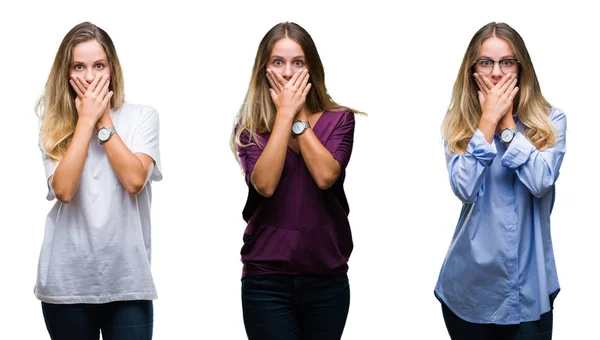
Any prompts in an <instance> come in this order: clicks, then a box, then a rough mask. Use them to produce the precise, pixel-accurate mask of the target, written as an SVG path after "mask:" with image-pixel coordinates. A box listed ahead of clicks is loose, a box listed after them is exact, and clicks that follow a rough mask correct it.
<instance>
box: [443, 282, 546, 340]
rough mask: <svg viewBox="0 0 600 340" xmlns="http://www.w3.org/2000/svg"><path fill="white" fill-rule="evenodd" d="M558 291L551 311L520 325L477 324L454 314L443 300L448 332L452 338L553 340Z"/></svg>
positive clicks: (469, 339) (475, 339) (468, 339)
mask: <svg viewBox="0 0 600 340" xmlns="http://www.w3.org/2000/svg"><path fill="white" fill-rule="evenodd" d="M557 294H558V291H556V292H554V293H552V294H551V295H550V307H551V309H550V311H549V312H547V313H544V314H542V315H540V319H539V320H537V321H530V322H522V323H520V324H518V325H496V324H477V323H472V322H468V321H465V320H463V319H461V318H460V317H458V316H457V315H456V314H454V313H453V312H452V311H451V310H450V308H448V306H446V304H445V303H443V302H442V313H443V315H444V321H445V322H446V328H447V329H448V334H449V335H450V338H451V339H452V340H551V339H552V323H553V316H552V309H554V298H556V295H557Z"/></svg>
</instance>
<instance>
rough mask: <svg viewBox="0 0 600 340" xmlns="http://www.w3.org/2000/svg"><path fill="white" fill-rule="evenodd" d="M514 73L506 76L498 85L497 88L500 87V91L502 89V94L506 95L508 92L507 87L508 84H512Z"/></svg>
mask: <svg viewBox="0 0 600 340" xmlns="http://www.w3.org/2000/svg"><path fill="white" fill-rule="evenodd" d="M512 76H513V74H512V73H509V74H505V75H504V76H503V77H502V79H500V81H499V82H498V84H496V86H497V87H498V89H500V93H504V92H506V88H507V87H506V86H508V84H510V82H511V81H512Z"/></svg>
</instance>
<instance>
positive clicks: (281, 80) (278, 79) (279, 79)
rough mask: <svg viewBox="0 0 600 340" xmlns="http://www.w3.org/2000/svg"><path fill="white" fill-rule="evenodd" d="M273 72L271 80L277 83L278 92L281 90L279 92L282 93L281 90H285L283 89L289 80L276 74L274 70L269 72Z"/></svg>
mask: <svg viewBox="0 0 600 340" xmlns="http://www.w3.org/2000/svg"><path fill="white" fill-rule="evenodd" d="M269 71H271V78H272V79H273V82H274V83H275V85H276V87H277V90H279V92H281V90H283V87H284V86H285V85H286V84H287V80H285V78H284V77H283V76H282V75H281V74H279V73H277V72H274V71H273V70H269Z"/></svg>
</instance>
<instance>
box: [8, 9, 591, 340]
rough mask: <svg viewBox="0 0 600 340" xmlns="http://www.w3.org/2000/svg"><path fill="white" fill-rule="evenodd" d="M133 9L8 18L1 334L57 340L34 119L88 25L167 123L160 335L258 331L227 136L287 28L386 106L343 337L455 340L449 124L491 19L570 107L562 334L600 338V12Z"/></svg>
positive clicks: (373, 143)
mask: <svg viewBox="0 0 600 340" xmlns="http://www.w3.org/2000/svg"><path fill="white" fill-rule="evenodd" d="M118 3H120V4H117V2H116V1H115V2H113V1H99V2H76V1H62V2H59V1H48V2H42V1H40V2H38V3H35V2H33V1H21V2H19V3H18V4H17V3H13V4H10V3H7V2H3V3H2V5H0V38H1V40H0V46H1V53H0V70H1V76H0V79H1V80H0V112H1V114H2V127H1V128H0V131H1V132H0V145H2V157H1V159H0V180H1V181H2V185H1V187H0V188H1V189H0V190H1V191H0V192H1V195H0V270H1V273H2V274H1V279H0V294H2V297H1V301H2V303H1V304H0V338H1V339H47V338H48V336H47V333H46V330H45V326H44V321H43V317H42V313H41V308H40V304H39V301H37V300H36V299H35V297H34V295H33V285H34V283H35V275H36V266H37V260H38V255H39V249H40V246H41V241H42V236H43V229H44V219H45V215H46V214H47V212H48V211H49V209H50V207H51V203H49V202H47V201H45V199H44V196H45V190H46V185H45V182H44V171H43V166H42V162H41V158H40V152H39V150H38V147H37V133H38V131H37V118H36V117H35V115H34V112H33V107H34V103H35V101H36V99H37V98H38V96H39V95H40V93H41V91H42V89H43V86H44V84H45V81H46V79H47V76H48V73H49V71H50V67H51V64H52V61H53V59H54V55H55V53H56V50H57V48H58V46H59V44H60V42H61V40H62V38H63V36H64V35H65V34H66V33H67V31H68V30H69V29H70V28H71V27H72V26H74V25H75V24H77V23H79V22H82V21H91V22H93V23H95V24H97V25H99V26H100V27H102V28H104V29H105V30H106V31H107V32H108V33H109V34H110V35H111V37H112V39H113V41H114V43H115V45H116V47H117V51H118V54H119V57H120V59H121V62H122V66H123V69H124V75H125V84H126V100H127V101H129V102H132V103H140V104H148V105H151V106H153V107H155V108H156V109H157V110H158V112H159V114H160V118H161V153H162V161H163V167H164V168H163V171H164V180H163V182H160V183H156V184H155V185H154V202H153V263H152V266H153V273H154V277H155V281H156V285H157V288H158V291H159V299H158V300H157V301H155V328H154V332H155V337H154V338H155V339H244V338H245V332H244V327H243V322H242V313H241V303H240V275H241V263H240V261H239V257H240V256H239V250H240V247H241V245H242V233H243V230H244V227H245V225H244V222H243V220H242V216H241V210H242V207H243V205H244V202H245V199H246V196H245V195H246V192H247V189H246V186H245V184H244V180H243V177H242V175H241V171H240V169H239V168H238V166H237V164H236V162H235V160H234V158H233V156H232V154H231V153H230V151H229V147H228V138H229V133H230V128H231V125H232V122H233V117H234V115H235V113H236V112H237V110H238V108H239V106H240V104H241V102H242V99H243V97H244V95H245V91H246V89H247V84H248V81H249V77H250V71H251V67H252V63H253V60H254V56H255V53H256V49H257V47H258V43H259V41H260V39H261V38H262V37H263V35H264V34H265V33H266V32H267V30H268V29H269V28H270V27H272V26H273V25H275V24H276V23H278V22H281V21H294V22H297V23H299V24H300V25H302V26H303V27H304V28H305V29H307V30H308V32H309V33H310V34H311V35H312V37H313V39H314V40H315V42H316V44H317V47H318V49H319V53H320V55H321V58H322V61H323V64H324V65H325V71H326V76H327V77H326V80H327V86H328V89H329V91H330V94H331V95H332V97H333V98H334V99H335V100H336V101H338V102H339V103H342V104H345V105H349V106H352V107H355V108H357V109H360V110H363V111H365V112H367V113H369V117H358V118H357V123H356V133H355V144H354V152H353V155H352V159H351V161H350V165H349V167H348V170H347V179H346V190H347V196H348V199H349V202H350V206H351V213H350V221H351V225H352V228H353V235H354V241H355V250H354V253H353V254H352V257H351V260H350V264H349V265H350V271H349V277H350V285H351V291H352V300H351V308H350V314H349V317H348V322H347V326H346V330H345V333H344V337H343V338H344V339H367V338H369V339H447V338H448V336H447V333H446V330H445V326H444V322H443V319H442V316H441V311H440V305H439V303H438V301H437V300H436V299H435V298H434V295H433V288H434V285H435V282H436V279H437V275H438V271H439V269H440V266H441V264H442V260H443V258H444V255H445V252H446V250H447V247H448V245H449V242H450V239H451V236H452V233H453V230H454V227H455V222H456V220H457V218H458V214H459V210H460V202H459V201H458V199H457V198H455V197H454V196H453V194H452V192H451V190H450V187H449V184H448V180H447V174H446V168H445V164H444V156H443V151H442V146H441V141H440V135H439V126H440V122H441V120H442V118H443V115H444V112H445V110H446V108H447V106H448V103H449V99H450V94H451V89H452V85H453V82H454V79H455V76H456V73H457V71H458V67H459V64H460V61H461V59H462V56H463V54H464V51H465V49H466V47H467V44H468V42H469V40H470V38H471V37H472V35H473V34H474V33H475V32H476V31H477V29H479V28H480V27H481V26H483V25H484V24H486V23H488V22H490V21H504V22H507V23H509V24H510V25H512V26H513V27H514V28H515V29H517V30H518V31H519V32H520V34H521V35H522V37H523V38H524V40H525V42H526V44H527V47H528V49H529V52H530V54H531V56H532V59H533V62H534V65H535V67H536V71H537V74H538V77H539V80H540V83H541V85H542V91H543V93H544V94H545V96H546V97H547V99H548V100H549V101H550V102H551V103H552V104H553V105H555V106H558V107H560V108H562V109H563V110H564V111H565V112H566V114H567V118H568V136H567V140H568V149H567V150H568V151H567V155H566V158H565V161H564V163H563V167H562V171H561V177H560V179H559V181H558V183H557V191H556V192H557V199H556V204H555V209H554V213H553V216H552V228H553V237H554V246H555V253H556V259H557V265H558V271H559V277H560V281H561V285H562V292H561V294H560V295H559V297H558V298H557V300H556V304H555V307H556V309H555V333H554V334H555V336H554V338H555V339H558V340H561V339H589V338H591V337H593V336H594V335H592V334H595V332H596V328H597V327H596V324H597V322H596V317H595V315H597V311H598V308H599V306H600V296H599V295H598V288H597V285H596V284H595V283H596V282H597V275H596V272H597V270H598V259H599V258H600V255H599V254H598V240H599V238H600V232H599V231H598V229H599V227H600V222H599V221H598V218H597V212H598V211H599V210H600V204H599V203H600V202H599V200H598V197H597V195H596V193H598V192H600V182H599V181H598V180H596V179H595V178H597V177H595V176H598V165H599V162H598V158H596V157H597V155H596V154H595V152H594V151H595V149H596V148H595V147H594V146H595V145H598V142H597V138H598V137H597V136H598V134H597V131H598V126H599V125H600V119H599V118H598V115H599V113H600V110H599V109H598V105H597V99H598V95H599V92H600V86H599V85H598V81H599V80H600V66H599V62H598V58H599V56H600V49H599V48H598V36H600V29H599V28H598V25H597V22H596V20H597V18H596V16H595V15H594V13H595V12H594V11H592V10H591V9H590V8H586V7H584V6H583V5H582V4H581V3H579V2H578V1H568V2H560V3H552V2H548V1H544V2H542V1H535V2H533V1H529V2H526V3H525V2H519V1H504V2H494V1H487V2H484V1H462V2H459V1H455V2H442V1H439V2H438V1H420V2H418V3H417V2H415V3H410V4H408V3H397V4H395V5H394V7H392V5H391V4H388V2H384V1H374V0H371V1H361V2H349V1H304V2H293V3H292V2H288V1H251V2H245V1H220V2H211V3H210V4H205V3H198V4H195V5H194V6H192V5H191V4H188V3H187V2H180V1H161V2H158V3H153V2H148V1H145V2H127V1H119V2H118ZM190 3H191V2H190ZM390 3H391V2H390Z"/></svg>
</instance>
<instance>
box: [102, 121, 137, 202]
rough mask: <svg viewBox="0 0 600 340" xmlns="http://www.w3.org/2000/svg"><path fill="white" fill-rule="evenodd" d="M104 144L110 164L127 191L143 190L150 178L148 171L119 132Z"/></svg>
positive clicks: (135, 192)
mask: <svg viewBox="0 0 600 340" xmlns="http://www.w3.org/2000/svg"><path fill="white" fill-rule="evenodd" d="M102 145H103V146H104V152H106V156H107V157H108V161H109V162H110V166H111V167H112V169H113V171H114V172H115V175H116V176H117V178H118V179H119V182H121V184H122V185H123V186H124V187H125V189H126V190H127V192H128V193H129V194H130V195H136V194H138V193H139V192H140V191H142V189H143V188H144V185H145V184H146V180H147V178H148V173H147V172H148V171H147V169H145V168H144V164H143V163H142V161H141V160H140V158H139V157H138V156H136V155H135V154H134V153H133V152H131V150H129V148H128V147H127V145H125V143H124V142H123V140H122V139H121V137H120V136H119V135H118V133H116V134H114V135H112V136H111V138H110V139H109V140H108V141H107V142H105V143H104V144H102Z"/></svg>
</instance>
